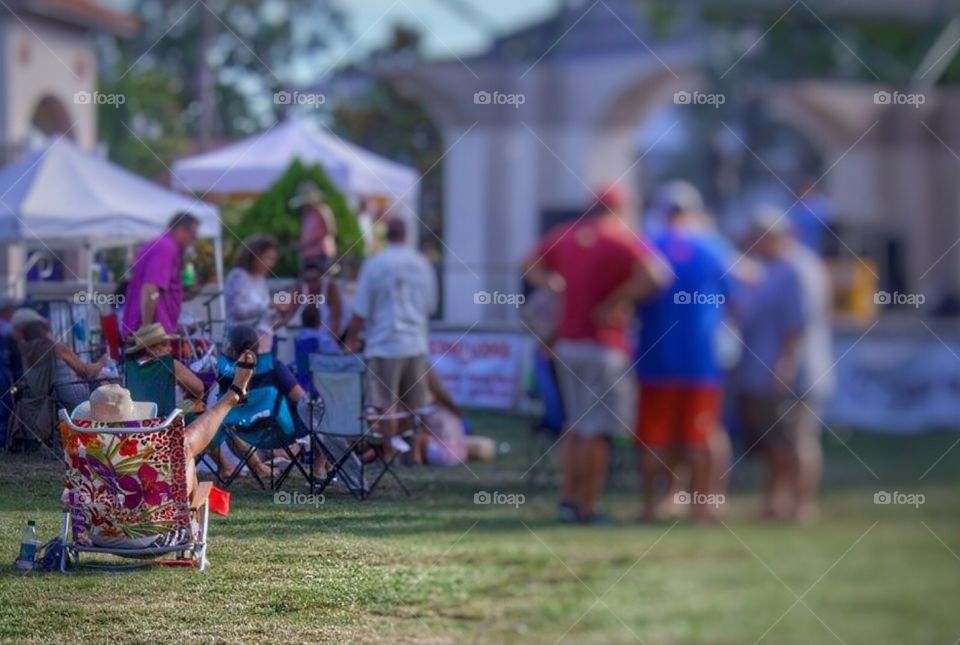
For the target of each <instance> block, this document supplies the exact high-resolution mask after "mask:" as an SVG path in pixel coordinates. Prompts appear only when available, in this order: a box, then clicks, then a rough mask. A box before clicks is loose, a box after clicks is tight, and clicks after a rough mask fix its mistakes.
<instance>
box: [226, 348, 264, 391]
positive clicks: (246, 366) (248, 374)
mask: <svg viewBox="0 0 960 645" xmlns="http://www.w3.org/2000/svg"><path fill="white" fill-rule="evenodd" d="M256 358H257V357H256V355H255V354H254V353H253V352H252V351H250V350H249V349H248V350H247V351H245V352H244V353H243V354H241V355H240V360H238V361H237V369H236V372H235V373H234V375H233V383H231V384H230V388H229V389H230V391H231V392H233V393H234V394H236V395H237V405H243V404H244V403H246V402H247V395H249V394H250V381H252V380H253V370H254V369H256V367H257V363H256ZM240 370H249V371H245V372H241V371H240ZM241 382H242V385H241Z"/></svg>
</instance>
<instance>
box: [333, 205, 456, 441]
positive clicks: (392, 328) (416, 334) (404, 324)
mask: <svg viewBox="0 0 960 645" xmlns="http://www.w3.org/2000/svg"><path fill="white" fill-rule="evenodd" d="M406 237H407V231H406V225H405V224H404V222H403V221H402V220H399V219H394V220H391V221H390V222H388V224H387V242H388V245H387V248H385V249H384V250H383V251H381V252H380V253H378V254H377V255H375V256H373V257H372V258H370V259H368V260H367V261H366V262H365V263H364V265H363V267H362V268H361V269H360V276H359V277H358V278H357V289H356V293H355V294H354V297H353V320H352V321H351V323H350V329H349V331H348V333H347V347H348V348H349V349H350V350H351V351H358V350H359V348H360V332H361V330H362V331H363V333H364V357H365V358H366V362H367V388H366V394H367V403H369V404H370V405H373V406H376V407H377V408H379V409H380V411H381V412H394V411H397V410H398V409H401V406H402V409H406V410H408V411H413V410H416V409H417V408H422V407H423V406H424V405H426V402H427V380H426V375H427V369H428V368H427V351H428V345H429V335H430V326H429V322H430V315H431V314H432V313H433V312H434V311H435V310H436V308H437V277H436V273H435V272H434V270H433V267H432V266H431V265H430V263H429V262H428V261H427V259H426V258H425V257H424V256H423V254H421V253H419V252H418V251H416V250H415V249H413V248H411V247H409V246H408V245H407V244H406ZM382 430H383V431H384V432H386V433H388V434H396V431H397V424H396V423H394V422H389V423H386V424H384V427H383V428H382ZM394 443H395V445H396V446H397V447H398V448H400V449H403V450H405V449H406V447H405V446H403V445H402V444H401V443H397V442H394Z"/></svg>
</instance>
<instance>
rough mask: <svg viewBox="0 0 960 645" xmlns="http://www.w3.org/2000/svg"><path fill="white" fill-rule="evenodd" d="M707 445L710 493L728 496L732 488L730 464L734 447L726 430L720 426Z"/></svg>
mask: <svg viewBox="0 0 960 645" xmlns="http://www.w3.org/2000/svg"><path fill="white" fill-rule="evenodd" d="M707 445H708V448H709V450H710V492H711V493H716V494H717V495H723V496H726V494H727V490H728V488H729V487H730V473H729V470H730V464H731V462H732V461H733V445H732V444H731V443H730V435H728V434H727V430H726V428H724V427H723V426H718V427H717V428H716V430H715V431H714V432H713V434H711V435H710V442H709V443H708V444H707Z"/></svg>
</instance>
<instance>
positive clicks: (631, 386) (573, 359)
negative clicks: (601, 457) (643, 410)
mask: <svg viewBox="0 0 960 645" xmlns="http://www.w3.org/2000/svg"><path fill="white" fill-rule="evenodd" d="M554 351H555V352H556V355H557V361H556V363H557V365H556V371H557V381H558V383H559V385H560V396H561V397H562V398H563V409H564V412H565V414H566V417H567V423H568V424H569V429H570V431H571V432H575V433H576V434H578V435H581V436H585V437H594V436H606V437H609V436H614V435H626V434H632V433H633V426H634V416H635V414H636V405H635V403H634V401H635V400H636V383H635V380H634V377H633V369H632V368H631V365H630V358H629V357H628V356H627V355H626V354H625V353H623V352H621V351H618V350H616V349H613V348H611V347H607V346H605V345H601V344H600V343H595V342H593V341H579V340H561V341H558V342H557V344H556V347H555V348H554Z"/></svg>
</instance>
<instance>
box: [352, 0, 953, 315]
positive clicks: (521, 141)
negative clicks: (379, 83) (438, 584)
mask: <svg viewBox="0 0 960 645" xmlns="http://www.w3.org/2000/svg"><path fill="white" fill-rule="evenodd" d="M818 6H819V5H818ZM898 6H899V7H900V9H897V7H898ZM925 6H926V5H925ZM870 7H871V8H870V9H869V11H873V12H876V11H879V10H881V9H883V10H885V11H895V10H902V9H903V7H902V6H900V5H898V4H897V3H894V2H882V3H874V4H872V5H870ZM637 8H638V5H637V3H635V2H632V1H630V0H608V1H607V2H606V3H595V4H591V3H589V2H588V3H583V4H579V5H577V6H570V7H568V8H565V9H563V10H562V11H560V12H559V13H558V14H557V15H556V16H554V17H553V18H551V19H549V20H547V21H546V22H543V23H540V24H537V25H534V26H532V27H530V28H527V29H524V30H522V31H520V32H518V33H516V34H512V35H509V36H506V37H503V38H501V39H499V40H497V41H495V43H494V44H493V46H492V47H491V49H490V50H489V51H488V52H487V53H485V54H483V55H481V56H477V57H472V58H467V59H463V60H461V59H458V58H450V59H448V60H439V61H420V62H417V63H415V64H412V65H411V64H405V65H401V66H396V67H389V68H376V69H373V70H369V71H370V72H372V73H373V74H376V75H378V76H380V77H381V78H384V79H385V80H387V81H388V82H390V83H391V84H392V85H393V86H394V87H395V88H397V89H398V90H399V91H400V92H401V93H403V94H404V95H406V96H409V97H412V98H414V99H416V100H417V101H419V102H420V103H421V105H422V106H423V107H424V108H425V110H426V111H427V112H428V113H429V114H430V116H431V117H432V119H433V120H434V121H435V123H436V125H437V126H438V128H439V129H440V130H441V132H442V134H443V139H444V153H445V156H444V157H443V160H442V163H443V164H444V170H443V175H444V182H445V186H444V195H443V199H444V217H445V220H444V244H445V250H444V266H443V275H444V279H445V285H444V294H443V295H444V319H445V320H446V321H448V322H451V323H458V324H472V323H474V322H475V321H477V320H481V321H484V322H496V321H505V322H506V321H510V320H513V319H514V317H515V315H516V313H515V311H516V310H515V309H514V308H511V307H491V306H478V305H475V304H474V298H473V296H474V293H476V292H477V291H480V290H483V291H489V292H493V291H500V292H516V291H518V290H519V289H520V276H519V271H518V266H519V263H520V261H521V259H522V257H523V255H524V253H525V252H526V251H527V250H528V249H529V248H530V247H531V245H532V244H533V243H534V241H535V239H536V238H537V236H538V234H539V233H540V232H541V231H542V230H543V229H544V228H546V227H547V225H548V224H549V223H550V221H551V220H552V218H554V216H557V215H560V214H563V213H564V212H566V213H569V212H572V211H576V210H577V209H581V208H582V207H583V206H584V205H585V204H587V203H588V200H589V199H590V198H591V193H590V190H589V189H590V188H591V187H593V186H595V185H596V184H597V183H599V182H601V181H609V180H615V179H619V180H620V181H622V182H623V183H624V184H625V185H626V186H628V187H634V188H635V187H638V186H641V185H643V183H644V182H643V177H642V176H640V173H641V169H642V168H643V166H644V164H643V163H640V162H639V160H640V158H641V157H642V156H644V155H645V154H646V153H647V152H648V151H649V149H650V148H655V147H656V146H657V145H660V143H659V142H658V141H657V140H656V137H650V136H649V133H650V132H651V129H653V131H654V132H656V130H657V128H659V127H661V126H662V124H664V123H666V124H667V125H669V121H668V120H667V121H665V120H664V115H665V114H675V113H677V111H678V110H680V111H682V109H683V108H684V106H683V105H676V103H675V99H674V94H675V93H676V92H678V91H687V92H694V91H698V90H699V91H706V92H709V91H712V90H711V89H710V88H709V87H708V86H706V85H705V83H704V77H703V74H702V63H703V59H702V56H703V43H704V41H705V39H706V37H707V35H708V34H707V33H705V31H704V26H703V24H702V23H700V24H695V23H694V22H691V24H690V28H689V29H685V28H681V29H680V30H678V31H677V32H675V35H674V36H672V37H671V39H670V40H667V41H664V40H660V39H658V36H657V32H656V31H655V30H654V29H652V28H650V27H649V26H648V25H647V24H646V22H645V20H644V19H643V18H642V17H641V15H639V14H638V9H637ZM913 9H914V10H915V11H914V12H913V13H912V14H910V13H909V12H908V14H907V15H909V16H911V17H913V18H916V17H917V16H919V15H920V14H921V13H923V12H926V11H928V10H932V9H931V7H929V6H926V8H921V7H919V5H918V6H915V7H914V8H913ZM860 10H862V11H867V10H868V8H867V6H866V5H862V6H861V8H860ZM907 15H905V16H899V17H898V19H899V18H902V17H907ZM676 34H679V35H676ZM758 35H759V34H758ZM948 44H949V43H948ZM896 89H900V90H903V88H894V87H890V86H887V85H884V84H882V83H880V82H877V83H870V84H868V83H848V82H843V83H840V82H833V81H804V82H785V83H781V84H776V85H773V86H770V87H768V88H766V90H765V97H764V98H763V103H764V108H765V111H766V113H768V114H769V115H771V116H772V118H774V119H776V120H777V121H778V122H782V123H783V124H784V126H785V127H789V128H791V129H793V130H795V131H797V132H799V133H801V135H802V136H803V137H804V138H805V139H806V140H807V142H808V143H809V145H810V146H811V147H812V148H813V149H815V150H816V152H817V153H818V155H819V158H820V159H822V161H823V166H824V170H826V171H827V172H826V173H825V175H824V177H823V180H822V182H821V183H820V187H821V188H822V189H823V191H824V192H825V193H826V194H827V195H828V196H829V197H830V199H831V200H832V201H833V203H834V205H835V210H836V211H837V213H838V214H839V216H840V217H841V218H842V221H841V223H843V224H847V225H848V227H852V228H853V230H855V231H857V232H860V233H862V234H863V236H865V237H866V238H869V239H872V240H875V241H874V242H872V243H871V244H870V245H867V246H868V247H869V248H870V250H871V251H874V250H875V251H876V252H877V253H876V254H874V255H875V257H877V259H878V262H879V264H880V267H881V268H879V269H877V272H878V275H881V276H883V274H884V269H883V267H884V266H885V265H886V264H897V263H899V269H898V271H899V273H900V274H901V275H900V276H899V279H900V281H901V283H902V284H903V285H904V286H905V287H907V288H910V289H913V290H923V291H925V292H926V293H927V294H928V296H927V297H928V301H933V300H936V299H937V298H938V297H940V296H942V295H943V294H945V293H947V292H953V293H958V292H960V284H958V278H960V245H957V244H956V242H957V240H958V239H960V224H958V217H957V212H958V201H960V192H958V182H957V181H956V177H957V174H958V171H960V156H958V155H960V123H958V122H957V120H956V119H952V118H951V114H955V113H956V110H957V108H960V93H958V92H956V91H954V90H942V89H936V90H933V89H926V90H924V92H925V97H926V101H925V103H924V105H922V106H920V107H919V108H916V107H914V106H908V105H893V104H883V103H882V102H881V103H879V104H878V102H876V101H875V99H874V96H875V93H876V92H877V91H891V92H892V91H894V90H896ZM671 110H672V111H673V112H671ZM661 129H662V130H663V131H664V132H666V130H667V129H668V128H666V127H662V128H661ZM644 132H646V133H647V135H648V136H647V137H646V138H645V139H644V138H643V137H642V136H641V135H642V134H643V133H644ZM691 145H699V146H702V147H703V153H704V154H709V151H708V150H707V149H706V143H705V142H702V141H693V142H692V143H691ZM742 153H743V154H744V155H750V154H751V152H750V151H748V150H746V149H744V150H743V151H742ZM764 162H765V163H769V164H770V165H771V166H773V167H776V164H775V163H774V161H773V160H764ZM771 179H772V180H774V181H776V178H775V177H771ZM791 188H794V189H795V187H791ZM636 197H638V198H639V197H641V196H639V195H637V196H636ZM891 244H898V245H899V246H900V248H899V249H895V250H893V251H890V250H889V249H888V248H887V247H888V246H890V245H891ZM857 252H858V253H860V252H861V249H857ZM885 254H886V255H885ZM888 256H889V257H888ZM938 258H939V259H938Z"/></svg>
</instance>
